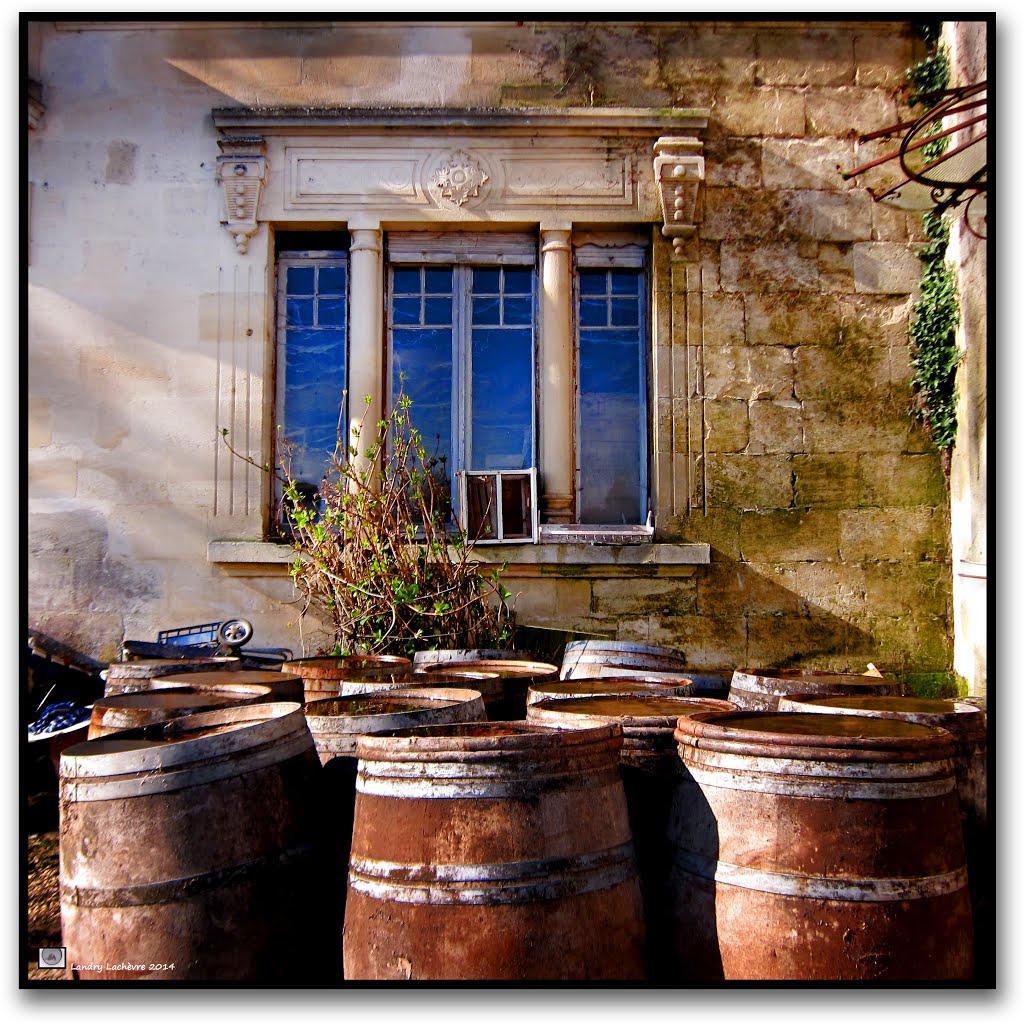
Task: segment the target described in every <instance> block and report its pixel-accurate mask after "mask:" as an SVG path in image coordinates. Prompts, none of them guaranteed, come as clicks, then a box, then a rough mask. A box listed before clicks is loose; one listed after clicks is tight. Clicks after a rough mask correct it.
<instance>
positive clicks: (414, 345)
mask: <svg viewBox="0 0 1024 1024" xmlns="http://www.w3.org/2000/svg"><path fill="white" fill-rule="evenodd" d="M392 355H393V361H394V367H393V377H392V397H394V395H396V394H397V393H398V391H399V387H400V386H401V387H402V388H403V389H404V391H405V394H406V395H407V396H408V397H409V398H410V399H411V400H412V406H411V408H410V410H409V419H410V421H411V422H412V424H413V426H414V427H415V428H416V429H417V430H419V431H420V433H421V434H422V435H423V444H424V447H425V448H426V449H427V451H428V453H431V454H433V453H434V452H435V450H436V453H437V454H438V456H444V457H446V458H447V465H448V466H449V467H451V464H452V460H451V453H452V333H451V330H450V329H449V330H444V329H440V328H437V329H433V330H407V329H399V328H396V329H395V330H394V332H393V337H392ZM402 374H404V380H402V378H401V376H400V375H402Z"/></svg>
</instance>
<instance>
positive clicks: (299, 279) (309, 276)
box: [286, 267, 316, 295]
mask: <svg viewBox="0 0 1024 1024" xmlns="http://www.w3.org/2000/svg"><path fill="white" fill-rule="evenodd" d="M315 280H316V268H315V267H289V268H288V282H287V286H286V291H287V292H288V294H289V295H312V294H313V289H314V282H315Z"/></svg>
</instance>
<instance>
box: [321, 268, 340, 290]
mask: <svg viewBox="0 0 1024 1024" xmlns="http://www.w3.org/2000/svg"><path fill="white" fill-rule="evenodd" d="M317 289H318V290H319V292H320V294H321V295H344V294H345V268H344V267H321V268H320V274H319V276H318V278H317Z"/></svg>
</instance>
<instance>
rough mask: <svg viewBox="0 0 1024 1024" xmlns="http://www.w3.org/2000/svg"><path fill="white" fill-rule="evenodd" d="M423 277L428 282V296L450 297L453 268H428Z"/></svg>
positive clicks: (425, 289)
mask: <svg viewBox="0 0 1024 1024" xmlns="http://www.w3.org/2000/svg"><path fill="white" fill-rule="evenodd" d="M423 276H424V278H425V280H426V286H425V288H424V291H426V292H427V294H428V295H450V294H451V291H452V268H451V267H427V268H426V269H425V270H424V273H423Z"/></svg>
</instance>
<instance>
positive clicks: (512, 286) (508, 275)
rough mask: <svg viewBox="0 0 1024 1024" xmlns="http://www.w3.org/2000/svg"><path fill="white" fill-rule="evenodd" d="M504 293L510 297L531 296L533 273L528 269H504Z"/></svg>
mask: <svg viewBox="0 0 1024 1024" xmlns="http://www.w3.org/2000/svg"><path fill="white" fill-rule="evenodd" d="M505 292H506V294H512V295H530V294H532V292H533V271H532V270H531V269H530V268H529V267H506V268H505Z"/></svg>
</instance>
